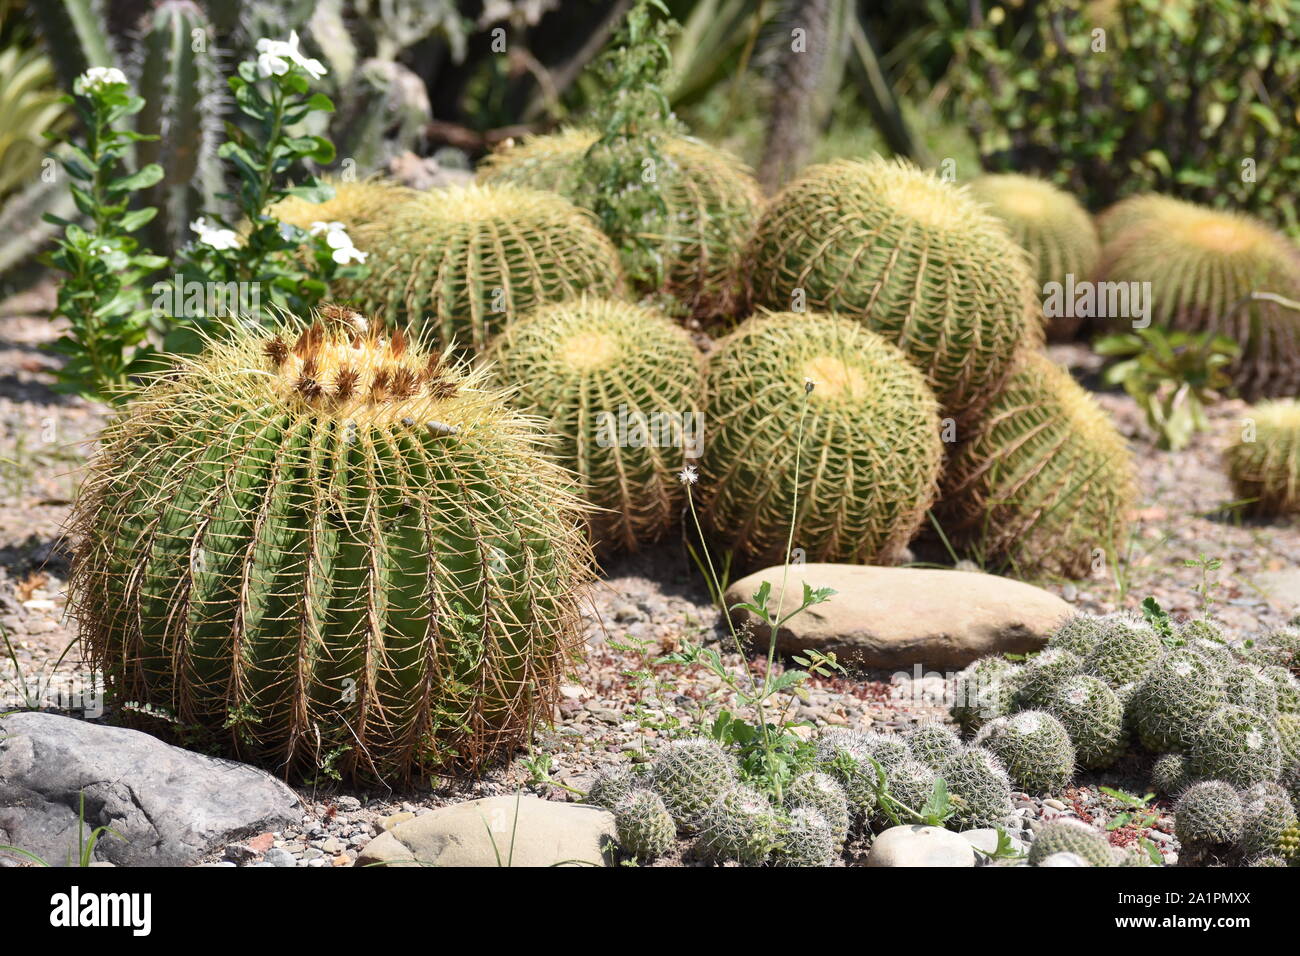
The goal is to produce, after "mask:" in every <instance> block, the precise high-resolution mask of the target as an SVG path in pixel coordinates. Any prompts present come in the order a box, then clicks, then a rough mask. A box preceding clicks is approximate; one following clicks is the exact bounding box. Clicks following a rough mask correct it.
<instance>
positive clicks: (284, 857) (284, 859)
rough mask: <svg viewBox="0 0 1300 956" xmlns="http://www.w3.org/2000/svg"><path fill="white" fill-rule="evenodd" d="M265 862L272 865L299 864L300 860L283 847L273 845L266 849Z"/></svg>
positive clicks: (263, 858)
mask: <svg viewBox="0 0 1300 956" xmlns="http://www.w3.org/2000/svg"><path fill="white" fill-rule="evenodd" d="M262 860H263V862H265V863H270V864H271V865H272V866H297V865H298V861H297V860H295V859H294V858H293V854H292V853H290V852H289V851H288V850H286V849H283V848H282V847H278V846H273V847H271V849H269V850H267V851H266V856H264V857H262Z"/></svg>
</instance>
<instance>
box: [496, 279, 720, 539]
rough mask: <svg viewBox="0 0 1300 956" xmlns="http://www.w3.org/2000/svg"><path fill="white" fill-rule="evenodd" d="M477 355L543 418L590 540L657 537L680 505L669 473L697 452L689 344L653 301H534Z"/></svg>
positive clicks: (696, 374) (693, 352)
mask: <svg viewBox="0 0 1300 956" xmlns="http://www.w3.org/2000/svg"><path fill="white" fill-rule="evenodd" d="M486 357H487V359H488V360H489V361H490V362H491V363H492V365H493V374H494V376H495V377H496V378H497V379H498V380H499V381H500V382H501V384H502V385H504V386H513V387H515V388H517V389H518V391H517V393H516V395H515V398H514V403H515V404H516V405H517V406H518V407H519V408H520V409H521V410H522V411H526V412H528V413H529V414H533V415H538V416H541V417H542V418H544V419H545V420H546V421H547V423H548V431H549V432H550V433H551V434H552V435H553V436H554V437H555V440H556V443H557V449H556V450H557V455H558V457H559V459H560V461H561V462H562V463H563V464H564V465H565V466H566V467H568V468H570V469H572V470H573V471H574V472H575V473H576V474H577V475H578V478H579V479H580V481H581V483H582V486H583V489H584V491H585V494H586V497H587V501H588V502H589V503H590V504H591V505H593V506H594V508H595V509H597V510H594V511H593V512H592V513H591V515H590V521H591V531H592V538H593V540H594V541H595V542H596V545H597V547H599V548H600V549H601V550H602V551H614V550H619V549H626V550H633V549H635V548H637V547H638V546H639V545H641V544H643V543H645V542H648V541H653V540H655V539H656V538H658V537H660V536H661V535H662V534H663V533H664V532H665V531H666V530H667V529H668V528H669V527H670V526H671V525H672V523H673V521H674V519H676V518H677V516H678V514H679V512H680V511H681V506H682V502H683V498H684V492H683V489H682V484H681V482H680V481H679V480H678V473H679V472H680V471H681V470H682V468H683V467H684V466H685V465H686V463H687V459H688V458H695V457H698V456H699V454H700V450H701V449H700V445H701V442H702V440H703V428H704V416H703V412H702V410H701V409H700V405H699V397H700V354H699V350H698V349H696V347H695V344H694V343H693V342H692V341H691V338H690V336H689V335H688V334H687V332H686V331H685V330H684V329H683V328H682V327H681V326H679V325H677V324H676V323H675V322H673V321H672V320H671V319H669V318H668V317H667V316H665V315H663V314H662V313H660V312H656V311H654V310H653V309H648V308H643V307H641V306H638V305H633V304H631V303H628V302H620V301H617V300H611V299H592V298H585V297H584V298H582V299H575V300H574V301H572V302H563V303H558V304H556V305H549V306H545V307H543V308H541V309H539V310H537V311H536V312H534V313H533V314H531V315H529V316H526V317H524V318H522V319H520V320H519V321H517V322H515V323H513V324H512V325H511V326H510V327H509V328H508V329H506V331H505V332H503V333H502V334H501V335H500V336H499V337H498V338H497V339H496V340H495V341H494V342H493V344H492V347H491V349H490V350H489V351H488V353H487V356H486Z"/></svg>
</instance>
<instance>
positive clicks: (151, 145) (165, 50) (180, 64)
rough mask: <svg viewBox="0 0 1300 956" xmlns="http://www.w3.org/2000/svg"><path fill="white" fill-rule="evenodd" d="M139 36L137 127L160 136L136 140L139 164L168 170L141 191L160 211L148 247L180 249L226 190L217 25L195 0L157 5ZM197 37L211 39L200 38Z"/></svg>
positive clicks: (134, 64)
mask: <svg viewBox="0 0 1300 956" xmlns="http://www.w3.org/2000/svg"><path fill="white" fill-rule="evenodd" d="M196 31H197V34H196ZM139 36H140V39H139V43H138V47H137V49H138V54H137V55H136V56H135V57H134V58H133V62H132V63H131V72H132V74H133V76H134V80H135V87H136V92H137V93H138V94H139V96H140V97H141V98H142V99H143V100H144V107H143V108H142V109H141V110H140V113H139V115H138V116H137V118H136V132H137V133H139V134H141V135H142V136H147V137H154V138H151V139H143V140H141V141H140V142H138V143H136V146H135V149H136V168H137V169H143V168H144V167H145V166H148V165H149V164H151V163H157V164H158V165H159V166H160V167H162V171H163V176H162V179H160V180H159V181H158V182H157V183H155V184H153V185H152V186H149V187H148V188H146V189H144V190H143V191H142V193H141V198H142V200H143V202H144V205H147V206H153V207H154V208H156V209H157V210H158V214H157V215H156V216H155V217H154V219H153V221H152V222H150V223H149V224H148V225H147V226H146V227H145V228H146V234H147V235H148V245H150V246H151V247H152V248H154V249H159V250H166V249H179V248H180V247H181V246H182V245H184V244H185V243H186V242H188V241H189V240H190V239H191V238H192V235H191V232H190V223H191V222H193V221H194V220H195V219H196V218H198V217H199V216H201V215H202V214H203V212H204V211H205V210H211V209H214V208H216V205H217V201H218V194H220V193H221V192H223V190H224V189H225V184H224V182H223V179H222V170H221V160H220V158H219V157H218V156H217V146H218V144H219V142H220V139H221V136H222V132H223V131H222V126H221V113H222V96H223V95H224V93H225V92H226V86H225V83H224V82H223V81H222V79H221V71H220V70H219V69H218V67H217V59H216V57H217V52H216V51H215V50H214V49H213V47H214V45H215V43H216V34H215V31H214V30H213V29H212V24H211V23H209V22H208V18H207V16H206V15H205V14H204V12H203V10H202V9H201V8H200V7H199V5H198V4H197V3H194V2H192V0H164V2H162V3H160V4H158V5H157V6H156V7H155V8H154V9H152V10H150V11H149V12H148V13H147V14H145V17H144V19H143V20H142V21H141V22H140V27H139ZM196 36H202V37H203V38H204V39H205V40H206V43H195V38H196ZM60 42H63V41H62V39H61V40H60ZM196 47H197V49H196ZM101 65H102V64H101Z"/></svg>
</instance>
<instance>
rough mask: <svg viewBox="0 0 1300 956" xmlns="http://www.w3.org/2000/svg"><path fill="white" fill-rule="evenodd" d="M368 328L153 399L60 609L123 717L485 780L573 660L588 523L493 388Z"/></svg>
mask: <svg viewBox="0 0 1300 956" xmlns="http://www.w3.org/2000/svg"><path fill="white" fill-rule="evenodd" d="M363 325H364V320H362V319H361V317H360V316H357V315H356V314H355V313H348V312H347V311H346V310H342V309H337V308H332V309H329V310H325V312H324V313H323V323H322V322H317V323H313V324H312V325H310V326H307V327H305V328H304V327H303V324H300V323H294V324H293V325H291V326H286V327H284V328H282V329H281V330H280V331H279V332H276V333H274V334H267V333H263V332H261V331H259V330H252V329H244V330H239V331H237V332H236V333H235V335H234V337H233V338H231V339H230V340H228V341H226V340H223V341H220V342H214V343H212V344H211V345H210V346H209V349H208V350H207V351H206V352H204V353H203V354H202V355H201V356H198V357H195V358H192V359H187V360H184V361H182V363H181V366H180V368H179V370H177V371H176V372H175V373H173V374H170V375H168V376H166V377H163V378H161V379H160V380H159V381H158V382H156V383H155V384H153V385H151V386H150V387H149V388H148V389H147V390H145V391H144V392H143V393H142V394H141V396H140V397H139V398H138V399H137V400H136V401H135V402H134V403H133V404H132V405H131V406H129V408H128V409H127V413H126V415H125V416H124V417H122V418H121V419H120V420H118V421H116V422H114V423H113V424H111V425H110V426H109V427H108V428H107V429H106V430H105V432H104V434H103V435H102V438H101V451H100V453H99V456H98V457H97V458H96V460H95V461H94V463H93V464H92V466H91V473H90V476H89V478H88V480H87V484H86V485H85V487H84V490H83V493H82V495H81V497H80V499H79V501H78V503H77V505H76V507H75V509H74V513H73V515H72V519H71V521H72V526H73V527H74V528H75V529H76V537H77V540H78V541H79V546H78V551H77V555H76V570H75V572H74V574H73V576H72V579H71V581H70V583H69V591H70V595H71V599H70V605H71V606H72V607H74V608H75V609H76V613H77V616H78V619H79V621H80V627H81V630H80V638H81V642H82V647H83V648H85V649H86V650H87V651H88V652H89V654H90V656H91V657H92V658H93V659H94V660H95V662H96V666H98V667H102V668H103V669H104V671H105V677H106V684H107V687H108V689H109V691H110V692H112V693H114V694H115V695H116V697H117V699H119V700H122V701H135V702H140V703H142V704H149V705H151V706H152V707H155V708H158V709H161V710H163V711H166V712H169V713H170V714H172V715H173V716H174V718H175V719H176V720H177V721H179V723H180V724H181V725H182V726H185V727H193V728H196V729H197V731H199V732H201V733H203V734H204V735H206V736H207V737H208V738H210V740H211V742H212V743H213V744H214V745H217V746H220V747H222V749H225V750H227V751H230V752H233V753H234V754H236V755H238V756H240V757H243V758H246V759H250V760H254V761H256V762H260V763H264V764H270V765H272V766H274V767H275V768H276V769H277V770H280V771H282V772H284V773H285V774H287V775H297V774H302V773H304V772H305V771H309V770H310V769H311V768H312V767H314V766H316V765H317V764H318V763H319V761H320V758H321V757H322V756H323V755H326V754H329V753H332V752H334V751H336V750H339V749H340V748H348V749H347V751H346V753H344V754H343V756H342V757H341V758H340V760H339V762H338V770H339V772H340V773H341V775H342V776H344V777H346V778H354V779H362V780H386V779H390V778H398V779H405V778H407V777H409V776H412V775H422V774H424V773H427V772H431V771H433V770H437V769H442V768H447V767H452V766H455V767H464V768H469V769H473V768H475V767H478V766H481V765H483V764H484V763H485V762H486V761H488V760H490V759H492V758H494V757H496V756H499V755H500V754H502V753H504V752H508V751H510V750H511V749H512V748H514V747H515V746H517V745H518V744H519V743H520V742H521V741H523V740H525V739H526V738H527V737H528V735H529V733H530V731H531V730H532V728H533V726H534V724H535V723H536V721H537V720H538V719H539V718H540V717H541V716H542V715H545V714H549V713H551V710H552V708H553V707H554V702H555V697H556V694H557V692H558V685H559V679H560V676H561V672H562V670H563V667H564V666H565V662H566V660H567V659H568V656H569V654H570V652H571V651H572V649H573V648H574V646H575V645H576V644H577V643H579V642H580V637H579V635H578V633H577V625H576V621H577V600H578V598H577V591H578V590H579V589H580V588H581V587H583V586H585V584H586V582H587V580H588V578H589V570H588V568H589V561H588V554H587V548H586V544H585V541H584V539H583V537H582V532H581V524H580V517H579V510H578V503H577V500H576V499H575V498H574V497H573V495H572V488H571V479H570V478H569V477H568V476H567V475H566V474H565V473H564V472H563V471H562V470H561V469H560V468H559V466H558V465H555V464H554V463H551V462H549V461H548V459H547V458H546V457H545V456H543V455H540V454H539V453H538V452H537V450H536V447H535V442H536V432H535V431H534V428H533V425H532V424H531V423H530V422H529V421H528V420H526V419H523V418H521V417H520V416H518V415H517V414H516V413H514V412H512V411H511V410H510V409H509V408H508V407H507V405H506V403H505V397H504V396H503V395H502V394H501V393H499V392H497V391H495V390H493V389H491V388H489V387H487V386H486V384H485V382H484V374H483V372H482V371H481V370H475V371H466V370H465V369H463V368H460V367H455V366H451V365H449V364H448V363H446V362H445V361H444V359H443V357H442V356H440V355H437V354H431V353H427V352H425V350H424V349H423V348H421V347H419V346H414V345H411V344H409V343H408V342H407V341H406V339H405V337H404V336H403V335H401V334H400V333H394V334H393V335H392V336H391V337H389V336H388V335H386V334H385V333H384V331H383V330H382V329H381V328H379V327H378V326H374V325H372V326H369V327H367V328H366V330H364V331H363V328H362V327H363ZM299 331H301V335H299V336H298V338H297V341H296V342H295V341H294V340H293V338H292V334H293V333H296V332H299ZM286 335H289V336H290V338H288V339H287V340H286V338H285V337H284V336H286ZM140 719H141V720H142V721H143V720H144V719H145V718H144V717H141V718H140Z"/></svg>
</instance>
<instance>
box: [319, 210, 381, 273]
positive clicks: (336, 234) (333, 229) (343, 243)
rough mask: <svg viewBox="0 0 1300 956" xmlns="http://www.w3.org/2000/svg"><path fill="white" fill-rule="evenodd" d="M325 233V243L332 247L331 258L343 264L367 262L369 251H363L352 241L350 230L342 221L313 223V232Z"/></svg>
mask: <svg viewBox="0 0 1300 956" xmlns="http://www.w3.org/2000/svg"><path fill="white" fill-rule="evenodd" d="M322 233H324V234H325V245H327V246H329V247H330V250H331V252H330V258H332V259H333V260H334V261H335V262H337V263H338V264H339V265H341V266H345V265H347V264H348V263H349V262H365V261H366V256H367V255H368V253H365V252H362V251H360V250H359V249H357V247H356V246H355V245H353V243H352V239H351V237H350V236H348V230H347V227H346V226H345V225H343V223H341V222H321V221H319V220H318V221H316V222H313V223H312V224H311V234H312V235H313V236H319V235H321V234H322Z"/></svg>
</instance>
